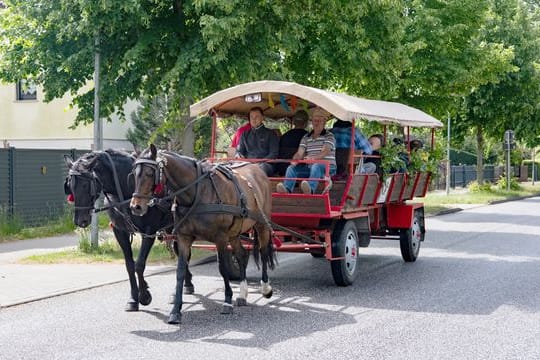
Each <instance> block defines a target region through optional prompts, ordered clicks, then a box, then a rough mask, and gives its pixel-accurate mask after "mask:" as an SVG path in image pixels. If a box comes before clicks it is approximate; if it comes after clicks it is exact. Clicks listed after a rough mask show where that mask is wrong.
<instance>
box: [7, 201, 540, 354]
mask: <svg viewBox="0 0 540 360" xmlns="http://www.w3.org/2000/svg"><path fill="white" fill-rule="evenodd" d="M539 208H540V198H530V199H526V200H522V201H516V202H509V203H503V204H498V205H491V206H484V207H479V208H473V209H469V210H465V211H462V212H459V213H455V214H448V215H444V216H439V217H434V218H429V219H427V227H428V234H427V237H426V241H425V242H424V243H423V244H422V249H421V250H420V257H419V259H418V260H417V262H415V263H407V264H406V263H404V262H403V261H402V260H401V255H400V251H399V244H398V243H397V242H393V241H374V242H373V243H372V246H370V247H369V248H367V249H362V254H361V258H360V260H361V276H360V277H359V279H358V280H357V281H356V282H355V284H354V285H353V286H350V287H346V288H340V287H336V286H335V285H334V283H333V280H332V276H331V272H330V267H329V264H328V263H327V262H326V260H322V259H314V258H312V257H311V256H309V255H306V254H282V253H279V254H278V259H279V265H278V268H277V270H275V271H273V272H271V273H270V275H271V282H272V285H273V287H274V297H273V298H271V299H264V298H262V297H261V296H260V294H259V293H258V286H257V284H258V272H257V271H256V270H255V269H253V268H252V269H250V271H249V280H250V295H249V297H248V301H249V303H250V305H249V306H247V307H244V308H235V309H234V314H232V315H220V313H219V311H220V306H221V302H222V299H223V292H222V281H221V279H220V278H219V276H218V272H217V268H216V264H215V263H212V264H207V265H203V266H198V267H195V268H194V269H193V272H194V274H195V278H194V283H195V290H196V295H188V296H186V297H185V300H186V303H185V304H184V315H183V319H182V320H183V323H182V324H181V325H180V326H173V325H167V324H166V323H165V320H166V318H167V314H168V312H169V310H170V305H169V304H167V301H168V297H169V293H171V291H172V287H173V286H174V274H172V273H167V274H162V275H156V276H152V277H149V278H148V281H149V283H150V286H151V291H152V294H153V296H154V300H153V302H152V304H150V305H149V306H147V307H144V308H143V309H142V310H141V311H139V312H137V313H126V312H124V311H123V305H124V303H125V301H126V300H127V299H126V298H125V297H126V295H127V293H126V284H125V283H120V284H114V285H108V286H104V287H101V288H96V289H91V290H87V291H81V292H78V293H74V294H69V295H65V296H60V297H55V298H51V299H47V300H43V301H38V302H34V303H30V304H25V305H19V306H15V307H11V308H7V309H2V310H0V359H6V360H7V359H10V360H11V359H43V360H45V359H169V358H171V359H182V360H185V359H213V360H214V359H234V358H237V359H250V360H256V359H303V360H305V359H334V358H335V359H453V360H455V359H475V360H476V359H539V358H540V297H539V294H540V292H539V290H540V212H539V211H538V209H539ZM3 290H4V289H0V291H3ZM235 290H238V289H237V287H235Z"/></svg>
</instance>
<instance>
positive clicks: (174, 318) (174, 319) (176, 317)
mask: <svg viewBox="0 0 540 360" xmlns="http://www.w3.org/2000/svg"><path fill="white" fill-rule="evenodd" d="M181 320H182V314H170V315H169V320H168V321H167V323H168V324H180V321H181Z"/></svg>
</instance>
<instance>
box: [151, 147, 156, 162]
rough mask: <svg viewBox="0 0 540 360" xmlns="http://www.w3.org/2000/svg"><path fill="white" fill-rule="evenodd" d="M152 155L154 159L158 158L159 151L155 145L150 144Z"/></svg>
mask: <svg viewBox="0 0 540 360" xmlns="http://www.w3.org/2000/svg"><path fill="white" fill-rule="evenodd" d="M150 154H151V155H152V159H154V160H155V159H156V157H157V149H156V146H155V145H154V144H150Z"/></svg>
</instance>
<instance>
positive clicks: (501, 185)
mask: <svg viewBox="0 0 540 360" xmlns="http://www.w3.org/2000/svg"><path fill="white" fill-rule="evenodd" d="M506 185H507V183H506V176H505V175H501V176H500V177H499V180H497V188H498V189H500V190H506V188H507V186H506ZM520 189H521V185H519V182H518V181H517V178H515V177H510V190H520Z"/></svg>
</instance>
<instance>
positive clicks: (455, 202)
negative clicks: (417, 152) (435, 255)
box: [415, 184, 540, 214]
mask: <svg viewBox="0 0 540 360" xmlns="http://www.w3.org/2000/svg"><path fill="white" fill-rule="evenodd" d="M538 194H540V184H535V186H531V185H530V184H522V185H521V188H520V189H519V190H510V191H506V190H501V189H498V188H497V187H496V186H492V187H491V189H490V190H484V191H478V192H469V191H468V190H467V189H465V190H463V191H453V192H451V193H450V194H449V195H446V193H444V192H431V193H428V194H427V196H426V197H425V198H418V199H415V201H416V200H418V201H421V202H423V203H424V206H425V212H426V214H434V213H437V212H439V211H442V210H445V209H448V208H453V207H459V205H460V204H479V205H482V204H490V203H492V202H494V201H501V200H511V199H517V198H521V197H524V196H533V195H538Z"/></svg>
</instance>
